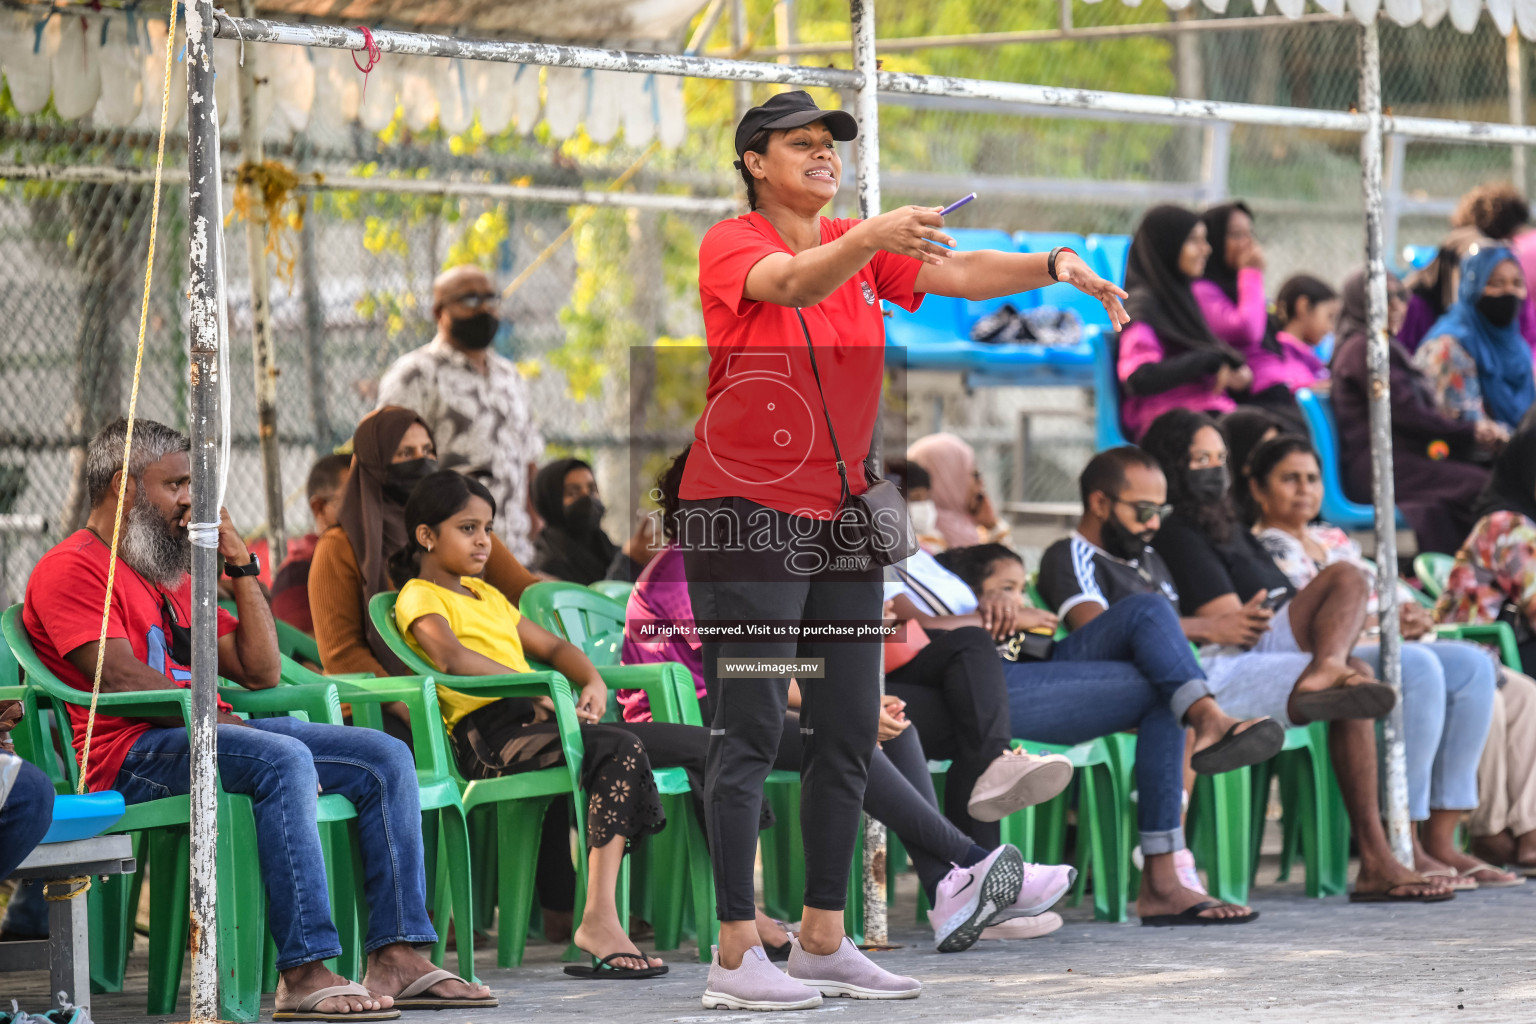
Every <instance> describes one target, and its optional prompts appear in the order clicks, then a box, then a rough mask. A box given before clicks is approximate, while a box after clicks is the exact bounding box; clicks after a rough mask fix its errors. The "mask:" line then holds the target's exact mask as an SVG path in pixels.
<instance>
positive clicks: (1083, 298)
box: [1013, 231, 1109, 327]
mask: <svg viewBox="0 0 1536 1024" xmlns="http://www.w3.org/2000/svg"><path fill="white" fill-rule="evenodd" d="M1013 239H1014V241H1015V242H1017V243H1018V246H1019V251H1020V252H1050V251H1051V250H1052V249H1054V248H1056V247H1057V246H1059V245H1065V246H1068V247H1069V248H1071V249H1073V250H1075V251H1076V252H1078V253H1081V254H1084V255H1083V259H1085V260H1086V259H1088V256H1087V255H1086V253H1087V252H1088V243H1087V242H1086V241H1085V240H1084V239H1083V236H1082V235H1074V234H1070V233H1069V232H1065V231H1020V232H1018V233H1017V234H1015V235H1014V236H1013ZM1039 295H1040V305H1041V306H1042V307H1049V308H1051V309H1066V310H1071V311H1072V312H1074V313H1076V314H1077V315H1078V317H1079V318H1080V319H1081V320H1082V321H1083V323H1084V324H1085V325H1086V324H1094V325H1096V326H1099V327H1108V326H1109V314H1108V313H1106V312H1104V307H1103V305H1102V304H1100V302H1099V300H1097V299H1095V298H1093V297H1092V296H1089V295H1084V294H1083V293H1082V292H1080V291H1078V290H1077V289H1076V288H1074V287H1072V286H1071V285H1069V284H1052V285H1047V286H1046V287H1044V288H1042V289H1040V292H1039Z"/></svg>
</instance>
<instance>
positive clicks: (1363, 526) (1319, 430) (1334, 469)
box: [1296, 388, 1408, 530]
mask: <svg viewBox="0 0 1536 1024" xmlns="http://www.w3.org/2000/svg"><path fill="white" fill-rule="evenodd" d="M1296 404H1297V405H1299V406H1301V412H1302V415H1303V416H1305V417H1306V418H1307V427H1308V429H1310V430H1311V431H1312V443H1313V444H1314V445H1316V446H1317V453H1318V456H1319V457H1320V459H1321V461H1322V470H1323V509H1322V513H1323V519H1324V520H1326V521H1327V522H1330V523H1332V524H1333V525H1334V526H1337V527H1339V528H1340V529H1343V530H1369V529H1372V528H1373V527H1374V526H1375V524H1376V512H1375V510H1374V509H1373V508H1372V507H1371V506H1369V505H1362V504H1360V503H1359V502H1357V501H1350V500H1349V499H1348V498H1346V497H1345V496H1344V477H1343V475H1342V474H1341V473H1340V471H1339V432H1338V429H1337V428H1336V427H1335V426H1334V422H1333V403H1332V402H1331V401H1330V400H1329V399H1328V398H1327V397H1325V396H1323V395H1318V394H1314V393H1313V392H1312V391H1311V389H1309V388H1302V389H1301V390H1300V391H1298V392H1296ZM1407 525H1408V523H1407V521H1406V520H1404V519H1403V513H1402V511H1401V510H1399V511H1398V513H1397V526H1398V528H1399V529H1404V528H1406V527H1407Z"/></svg>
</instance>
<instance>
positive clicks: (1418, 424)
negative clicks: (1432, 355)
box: [1331, 270, 1494, 554]
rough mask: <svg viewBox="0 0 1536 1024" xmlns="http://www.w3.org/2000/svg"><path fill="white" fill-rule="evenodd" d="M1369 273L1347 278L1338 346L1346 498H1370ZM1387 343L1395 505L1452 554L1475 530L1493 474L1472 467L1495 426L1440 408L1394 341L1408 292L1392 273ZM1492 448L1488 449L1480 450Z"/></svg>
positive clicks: (1336, 385)
mask: <svg viewBox="0 0 1536 1024" xmlns="http://www.w3.org/2000/svg"><path fill="white" fill-rule="evenodd" d="M1365 289H1366V280H1365V271H1364V270H1357V271H1355V272H1354V273H1353V274H1351V275H1350V276H1349V277H1348V278H1346V279H1345V281H1344V292H1343V298H1344V308H1343V310H1342V312H1340V314H1339V325H1338V327H1337V328H1336V334H1337V337H1338V339H1339V342H1338V345H1337V347H1335V349H1334V351H1333V363H1332V366H1331V370H1332V374H1333V390H1332V393H1331V398H1332V401H1333V415H1334V419H1335V420H1336V421H1337V424H1338V430H1339V460H1340V462H1341V463H1342V465H1341V469H1342V475H1343V478H1344V495H1345V497H1347V498H1349V500H1351V501H1358V502H1362V503H1368V502H1370V500H1371V385H1370V377H1371V375H1370V369H1369V366H1368V364H1367V349H1368V348H1369V340H1370V332H1369V328H1368V327H1367V319H1368V314H1367V310H1366V292H1365ZM1387 296H1388V302H1387V338H1388V341H1387V345H1388V353H1387V358H1388V367H1389V373H1390V386H1391V396H1392V480H1393V485H1394V487H1395V489H1396V492H1397V507H1398V508H1399V509H1401V510H1402V513H1403V516H1404V517H1405V518H1406V519H1407V520H1408V523H1409V525H1410V526H1412V527H1413V531H1414V533H1415V534H1416V535H1417V537H1418V543H1419V550H1420V551H1438V552H1443V553H1445V554H1450V553H1452V552H1454V551H1455V550H1456V549H1457V548H1458V547H1459V546H1460V545H1461V539H1462V538H1463V537H1465V536H1466V535H1467V531H1468V530H1470V529H1471V528H1472V523H1473V521H1474V513H1473V511H1472V509H1473V507H1474V504H1475V499H1476V497H1477V495H1478V492H1479V491H1481V490H1482V487H1483V485H1484V484H1485V483H1486V482H1487V480H1488V471H1487V470H1486V469H1483V468H1482V467H1481V466H1475V465H1472V463H1471V461H1470V460H1471V459H1472V458H1473V457H1474V456H1476V455H1477V454H1479V451H1480V444H1481V443H1483V442H1486V443H1490V444H1491V443H1492V442H1493V440H1494V433H1493V431H1492V424H1491V423H1487V422H1480V423H1476V424H1473V423H1466V422H1461V421H1456V420H1448V419H1446V418H1445V417H1444V416H1442V415H1441V414H1440V412H1439V410H1438V409H1436V407H1435V395H1434V388H1433V387H1432V385H1431V384H1430V382H1429V379H1428V378H1427V377H1425V376H1424V374H1423V372H1422V371H1420V370H1419V369H1418V368H1417V367H1416V366H1414V364H1413V358H1412V356H1410V355H1409V354H1408V350H1407V349H1406V348H1404V347H1403V346H1402V344H1400V343H1399V342H1398V340H1397V338H1396V333H1397V330H1398V329H1399V328H1400V327H1401V326H1402V323H1403V315H1404V311H1405V310H1406V309H1407V304H1408V295H1407V289H1406V288H1404V287H1403V283H1402V282H1401V281H1399V280H1398V279H1397V277H1396V276H1394V275H1393V274H1391V273H1388V275H1387ZM1481 450H1482V451H1486V449H1481Z"/></svg>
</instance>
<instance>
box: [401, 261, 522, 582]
mask: <svg viewBox="0 0 1536 1024" xmlns="http://www.w3.org/2000/svg"><path fill="white" fill-rule="evenodd" d="M500 297H501V296H500V295H499V293H498V292H497V291H496V288H495V287H494V286H493V285H492V284H491V279H490V278H489V277H488V276H486V274H485V272H484V271H483V270H481V269H480V268H479V267H474V266H458V267H452V268H450V269H448V270H445V271H443V273H441V274H439V275H438V277H437V280H435V281H433V282H432V316H433V317H434V318H435V319H436V320H437V337H435V338H433V339H432V340H431V341H430V342H429V343H427V344H426V345H423V346H422V347H421V348H418V349H416V350H415V351H414V352H407V353H406V354H405V355H403V356H401V357H400V358H399V359H397V360H395V363H394V365H393V366H391V367H390V368H389V370H388V371H386V372H385V374H384V378H383V380H381V381H380V382H379V405H380V406H381V407H382V406H385V405H400V406H404V407H405V408H407V409H413V410H415V411H416V412H417V413H418V414H419V415H420V416H421V418H422V419H424V420H425V421H426V422H427V425H428V426H429V427H430V428H431V430H432V436H433V439H434V440H435V441H436V442H437V457H438V460H439V462H440V463H441V464H442V466H443V468H444V469H457V470H459V471H460V472H461V473H466V474H468V475H469V476H472V477H475V478H476V479H478V480H479V481H480V482H481V483H483V484H485V486H486V487H487V488H489V489H490V492H491V494H493V495H495V497H496V529H497V530H498V531H499V532H500V533H501V536H502V539H503V540H504V541H505V542H506V545H507V547H509V548H511V549H512V553H513V554H514V555H516V556H517V559H518V561H520V562H523V563H524V564H527V563H528V562H530V561H531V560H532V558H533V540H532V536H531V534H532V529H531V527H532V521H531V519H530V517H529V514H528V481H529V480H530V479H531V478H532V476H533V473H534V468H535V464H536V463H537V462H538V460H539V459H540V458H541V457H542V456H543V454H544V437H543V435H542V434H541V433H540V432H539V428H538V425H537V424H536V423H535V422H534V421H533V415H532V413H531V411H530V408H529V402H528V391H527V388H526V387H525V386H524V384H523V377H522V374H521V373H519V372H518V369H517V367H516V365H514V364H513V362H512V361H511V360H510V359H507V358H505V357H504V356H500V355H497V354H496V353H495V352H494V351H492V349H491V342H492V341H493V340H494V339H495V337H496V331H497V328H498V327H500V325H501V322H500V321H499V320H498V319H497V317H496V310H497V303H498V300H499V299H500Z"/></svg>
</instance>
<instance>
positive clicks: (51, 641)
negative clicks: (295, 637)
mask: <svg viewBox="0 0 1536 1024" xmlns="http://www.w3.org/2000/svg"><path fill="white" fill-rule="evenodd" d="M110 560H111V551H110V549H108V547H107V545H105V544H103V543H102V542H101V540H100V539H99V538H98V537H97V536H96V535H95V534H93V533H92V532H91V531H89V530H77V531H76V532H74V533H72V534H70V535H69V536H68V537H66V538H64V540H63V541H61V542H60V543H59V544H58V545H57V546H56V547H54V548H53V549H52V550H51V551H49V552H48V553H47V554H46V555H44V556H43V557H42V559H41V560H40V561H39V562H38V563H37V568H35V569H33V570H32V576H31V578H30V579H28V580H27V596H26V602H25V604H24V605H23V607H22V613H21V621H22V625H23V626H25V627H26V630H27V635H28V636H29V637H31V639H32V646H33V647H34V648H35V649H36V650H37V656H38V658H40V659H41V660H42V662H43V664H44V665H46V666H47V667H48V669H49V671H51V672H52V673H53V674H54V675H56V676H58V677H59V678H60V679H61V680H63V681H64V682H65V683H67V684H68V685H70V686H73V687H74V688H75V689H77V690H85V691H87V692H89V691H90V689H91V679H90V678H89V677H88V676H84V675H81V674H80V673H79V672H78V671H76V670H75V667H74V666H73V665H71V664H70V663H69V661H68V660H66V659H65V657H64V655H65V654H68V653H69V652H70V651H72V650H74V649H75V648H76V647H79V646H81V645H82V644H88V643H93V642H94V641H96V640H98V639H100V638H101V602H102V599H103V597H104V596H105V595H106V592H107V566H108V563H109V562H110ZM163 599H169V601H170V604H171V607H172V608H174V609H175V611H176V621H177V622H178V623H180V624H182V625H190V623H191V622H192V580H191V579H190V578H188V579H187V580H186V581H185V582H184V583H183V584H182V585H181V588H180V589H179V590H177V591H175V592H174V593H171V592H167V591H164V590H162V589H161V588H160V587H159V586H157V585H155V584H153V583H150V582H149V581H148V580H146V579H145V578H144V577H142V576H140V575H139V574H138V573H136V572H134V571H133V570H132V569H130V568H129V567H128V566H127V564H126V563H124V562H123V561H122V560H121V559H119V560H118V563H117V576H116V579H115V580H114V581H113V584H112V611H111V614H110V617H109V618H108V621H107V637H108V638H109V639H111V638H121V639H124V640H127V641H128V642H129V643H130V644H132V645H133V654H134V657H136V658H138V659H139V660H140V661H142V662H143V663H144V664H146V665H148V666H149V667H150V668H152V669H154V670H155V671H156V672H163V673H165V675H166V678H168V679H169V680H171V681H172V682H173V683H175V684H176V685H177V686H182V687H185V686H187V685H189V684H190V683H191V680H192V670H191V668H190V667H189V666H186V665H181V664H179V663H177V662H176V661H175V659H174V658H172V656H171V641H170V636H169V634H170V625H169V621H170V620H169V618H168V616H167V614H166V611H165V607H164V605H163V603H162V602H163ZM238 625H239V623H238V622H237V621H236V619H235V617H234V616H233V615H230V614H229V613H228V612H226V611H224V609H222V608H220V609H219V636H224V635H225V634H228V633H232V632H234V630H235V628H236V627H237V626H238ZM229 709H230V708H229V705H228V704H225V703H224V702H223V701H219V710H221V711H228V710H229ZM89 715H90V709H89V708H88V707H84V706H82V705H77V704H71V705H70V706H69V719H70V722H71V724H72V725H73V726H74V734H75V751H76V756H77V757H78V755H79V752H80V750H82V749H83V748H84V746H85V723H86V720H87V719H88V717H89ZM151 728H152V726H151V725H150V724H149V723H148V722H145V721H143V720H141V719H136V718H119V717H116V716H112V715H103V714H101V713H100V712H98V713H97V715H96V727H95V731H94V734H95V738H94V739H93V740H92V741H91V763H90V766H89V768H88V771H87V777H86V780H85V782H86V787H87V788H88V789H90V790H92V791H95V790H102V789H111V788H112V786H113V785H114V784H115V783H116V782H117V773H118V772H119V771H120V770H122V767H123V758H124V757H126V756H127V755H128V750H129V748H131V747H132V746H133V744H134V741H135V740H137V739H138V738H139V737H140V736H142V735H143V734H144V733H146V732H148V731H149V730H150V729H151Z"/></svg>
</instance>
